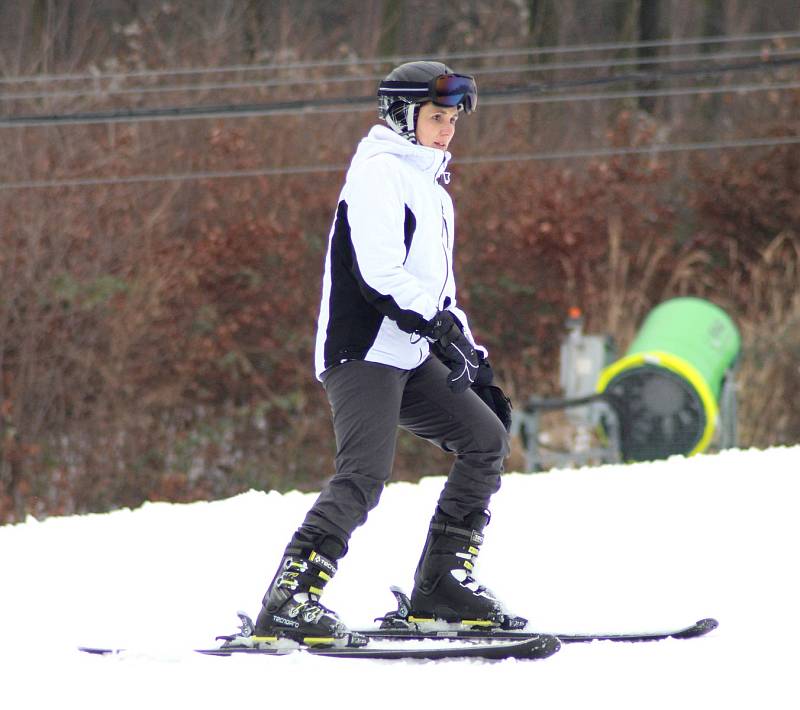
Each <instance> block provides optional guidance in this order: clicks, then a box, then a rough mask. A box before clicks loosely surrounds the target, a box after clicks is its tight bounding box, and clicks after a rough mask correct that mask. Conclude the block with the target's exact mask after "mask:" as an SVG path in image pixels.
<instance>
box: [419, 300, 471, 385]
mask: <svg viewBox="0 0 800 710" xmlns="http://www.w3.org/2000/svg"><path fill="white" fill-rule="evenodd" d="M419 333H420V335H422V336H423V337H425V338H426V339H427V340H428V342H429V343H430V344H431V351H432V352H433V354H434V355H436V357H438V358H439V359H440V360H441V361H442V362H443V363H444V364H445V365H447V367H448V369H449V370H450V374H449V375H448V376H447V386H448V387H449V388H450V390H451V391H452V392H455V393H459V392H465V391H466V390H467V389H468V388H469V387H470V386H471V385H472V384H473V383H474V382H475V377H476V375H477V373H478V365H479V362H478V353H477V352H475V348H474V347H473V346H472V343H470V342H469V340H467V338H466V336H465V335H464V332H463V331H462V330H461V326H460V324H459V323H458V320H457V319H456V318H455V317H454V316H453V314H452V313H450V311H439V312H438V313H437V314H436V315H435V316H434V317H433V318H431V320H429V321H428V322H427V323H426V324H425V326H424V327H423V328H422V329H421V330H420V331H419Z"/></svg>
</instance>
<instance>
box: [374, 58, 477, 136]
mask: <svg viewBox="0 0 800 710" xmlns="http://www.w3.org/2000/svg"><path fill="white" fill-rule="evenodd" d="M428 101H432V102H433V103H435V104H437V105H439V106H456V107H457V108H458V109H459V111H464V112H465V113H472V112H473V111H474V110H475V108H476V107H477V105H478V89H477V87H476V86H475V79H474V78H473V77H471V76H466V75H463V74H455V73H453V70H452V69H450V67H448V66H447V65H446V64H443V63H442V62H429V61H418V62H406V63H405V64H401V65H400V66H399V67H396V68H395V69H393V70H392V71H391V72H389V74H388V75H387V76H386V78H385V79H384V80H383V81H382V82H381V83H380V85H379V86H378V117H379V118H381V119H383V120H384V121H386V123H387V124H388V126H389V128H391V129H392V130H393V131H394V132H395V133H399V134H400V135H401V136H403V138H407V139H408V140H410V141H411V142H412V143H416V142H417V137H416V130H415V129H416V125H417V116H418V115H419V107H420V106H421V105H422V104H423V103H426V102H428Z"/></svg>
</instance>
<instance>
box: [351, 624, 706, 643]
mask: <svg viewBox="0 0 800 710" xmlns="http://www.w3.org/2000/svg"><path fill="white" fill-rule="evenodd" d="M717 626H719V622H718V621H717V620H716V619H711V618H706V619H700V620H699V621H696V622H695V623H693V624H689V625H688V626H684V627H680V628H675V629H665V630H658V631H636V632H610V633H606V632H588V633H560V632H558V631H550V632H547V634H546V635H549V636H555V637H556V638H558V640H559V641H561V643H563V644H569V643H588V642H591V641H627V642H630V643H634V642H637V641H663V640H665V639H669V638H674V639H690V638H696V637H698V636H704V635H705V634H707V633H710V632H711V631H713V630H714V629H716V628H717ZM358 633H360V634H363V635H364V636H366V637H367V638H368V639H396V640H401V639H402V640H409V641H418V640H423V639H494V640H498V641H515V640H523V639H526V638H528V637H529V636H537V635H541V633H542V632H539V631H505V630H503V629H472V628H456V627H452V628H445V629H435V628H434V629H425V627H424V626H423V627H422V628H405V629H398V628H394V629H358Z"/></svg>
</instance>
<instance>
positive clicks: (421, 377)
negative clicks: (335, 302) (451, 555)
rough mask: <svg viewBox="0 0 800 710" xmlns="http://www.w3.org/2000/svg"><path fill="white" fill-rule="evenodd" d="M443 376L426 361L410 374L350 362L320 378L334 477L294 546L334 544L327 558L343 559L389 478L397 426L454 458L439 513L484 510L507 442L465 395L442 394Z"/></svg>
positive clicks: (459, 515)
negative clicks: (332, 439)
mask: <svg viewBox="0 0 800 710" xmlns="http://www.w3.org/2000/svg"><path fill="white" fill-rule="evenodd" d="M448 372H449V371H448V369H447V368H446V367H445V366H444V365H443V364H442V363H441V362H439V360H437V359H436V358H434V357H429V358H428V359H427V360H426V361H425V362H424V363H422V365H420V366H419V367H417V368H415V369H413V370H401V369H398V368H395V367H391V366H388V365H382V364H379V363H372V362H365V361H361V360H351V361H348V362H346V363H343V364H341V365H336V366H335V367H333V368H331V369H330V370H328V371H326V372H325V373H324V374H323V377H322V379H323V386H324V388H325V392H326V394H327V396H328V401H329V402H330V405H331V412H332V414H333V428H334V432H335V435H336V449H337V452H336V472H335V474H334V475H333V477H332V478H331V479H330V480H329V481H328V483H327V485H325V487H324V488H323V490H322V492H321V493H320V495H319V497H318V498H317V500H316V502H315V503H314V505H313V506H312V508H311V510H309V512H308V514H307V515H306V518H305V520H304V522H303V524H302V525H301V526H300V529H299V530H298V531H297V533H296V535H295V538H294V540H293V543H294V544H296V543H297V542H302V541H303V540H306V541H319V540H324V539H327V538H334V539H336V540H340V541H341V542H342V543H344V545H345V548H344V549H343V550H342V551H341V552H340V553H339V554H338V555H336V554H333V556H341V555H343V554H344V552H345V551H346V545H347V542H348V540H349V538H350V535H351V534H352V532H353V531H354V530H355V529H356V528H357V527H358V526H360V525H361V524H363V523H364V522H365V521H366V519H367V514H368V513H369V511H370V510H372V509H373V508H374V507H375V506H376V505H377V504H378V500H379V498H380V495H381V492H382V491H383V486H384V485H385V483H386V482H387V481H388V479H389V477H390V475H391V472H392V464H393V461H394V454H395V441H396V437H397V427H398V426H400V427H403V428H404V429H406V430H408V431H410V432H411V433H413V434H416V435H417V436H420V437H422V438H423V439H427V440H428V441H431V442H433V443H434V444H436V445H437V446H439V447H441V448H442V449H443V450H444V451H449V452H452V453H453V454H454V455H455V461H454V462H453V465H452V468H451V469H450V472H449V475H448V477H447V481H446V483H445V486H444V489H443V490H442V493H441V496H440V498H439V502H438V507H439V508H440V509H441V510H442V511H443V512H444V513H446V514H447V515H449V516H452V517H454V518H456V519H459V520H462V519H464V518H465V517H466V516H467V515H469V514H470V513H472V512H474V511H476V510H483V509H485V508H487V506H488V503H489V499H490V497H491V496H492V494H493V493H495V492H497V490H498V489H499V488H500V475H501V474H502V472H503V465H504V460H505V458H506V456H508V452H509V444H508V434H507V433H506V430H505V428H504V427H503V425H502V424H501V422H500V420H499V419H498V418H497V416H496V415H495V414H494V412H493V411H492V410H491V409H490V408H489V407H488V406H487V405H486V404H485V403H484V402H483V401H482V400H481V399H480V397H478V396H477V395H476V394H475V393H474V392H473V391H472V390H467V391H466V392H461V393H458V394H454V393H453V392H451V391H450V390H449V388H448V387H447V375H448ZM328 550H329V551H328V554H332V553H333V552H334V551H333V550H331V548H328Z"/></svg>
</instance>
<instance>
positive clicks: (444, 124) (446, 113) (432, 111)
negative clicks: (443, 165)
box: [415, 102, 458, 150]
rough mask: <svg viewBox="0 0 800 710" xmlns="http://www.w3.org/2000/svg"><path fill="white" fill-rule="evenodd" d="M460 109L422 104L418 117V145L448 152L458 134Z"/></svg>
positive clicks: (429, 103)
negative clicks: (457, 124) (456, 133)
mask: <svg viewBox="0 0 800 710" xmlns="http://www.w3.org/2000/svg"><path fill="white" fill-rule="evenodd" d="M457 120H458V109H457V108H455V107H451V106H437V105H436V104H434V103H432V102H428V103H425V104H422V106H420V109H419V116H417V126H416V130H415V133H416V136H417V143H419V144H420V145H424V146H426V147H428V148H438V149H439V150H447V146H448V145H450V141H451V140H453V136H454V135H455V132H456V121H457Z"/></svg>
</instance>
